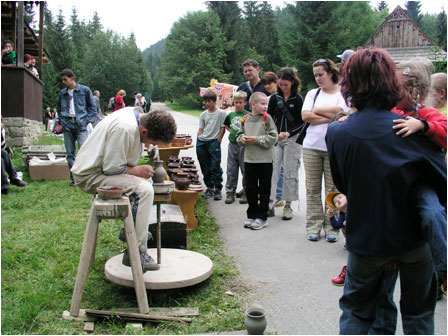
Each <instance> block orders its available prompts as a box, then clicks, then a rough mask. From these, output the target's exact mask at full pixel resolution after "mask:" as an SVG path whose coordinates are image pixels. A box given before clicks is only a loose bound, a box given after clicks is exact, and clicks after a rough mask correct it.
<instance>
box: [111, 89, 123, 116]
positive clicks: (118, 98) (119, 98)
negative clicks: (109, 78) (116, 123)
mask: <svg viewBox="0 0 448 336" xmlns="http://www.w3.org/2000/svg"><path fill="white" fill-rule="evenodd" d="M125 96H126V91H125V90H123V89H121V90H119V91H118V92H117V94H116V95H115V108H114V112H115V111H117V110H119V109H122V108H123V107H124V106H125V104H124V100H123V97H125Z"/></svg>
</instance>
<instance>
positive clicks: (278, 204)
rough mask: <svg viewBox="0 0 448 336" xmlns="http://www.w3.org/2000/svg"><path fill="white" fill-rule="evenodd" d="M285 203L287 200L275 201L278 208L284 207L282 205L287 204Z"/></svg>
mask: <svg viewBox="0 0 448 336" xmlns="http://www.w3.org/2000/svg"><path fill="white" fill-rule="evenodd" d="M285 204H286V202H285V201H283V200H276V201H275V203H274V206H275V207H276V208H280V207H282V206H285Z"/></svg>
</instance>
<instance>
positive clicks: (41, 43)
mask: <svg viewBox="0 0 448 336" xmlns="http://www.w3.org/2000/svg"><path fill="white" fill-rule="evenodd" d="M44 6H45V1H39V54H38V58H39V64H38V65H37V67H38V71H39V76H40V79H41V80H42V76H43V74H42V69H43V55H44Z"/></svg>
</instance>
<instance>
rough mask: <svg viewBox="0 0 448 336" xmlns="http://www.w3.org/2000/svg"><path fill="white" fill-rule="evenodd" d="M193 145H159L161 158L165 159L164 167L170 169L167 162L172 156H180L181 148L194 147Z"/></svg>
mask: <svg viewBox="0 0 448 336" xmlns="http://www.w3.org/2000/svg"><path fill="white" fill-rule="evenodd" d="M193 146H194V145H193V144H190V145H185V146H182V147H162V148H161V147H159V156H160V160H163V167H165V169H168V166H167V162H168V158H169V157H170V156H172V155H173V156H175V157H179V152H180V151H181V150H186V149H190V148H193Z"/></svg>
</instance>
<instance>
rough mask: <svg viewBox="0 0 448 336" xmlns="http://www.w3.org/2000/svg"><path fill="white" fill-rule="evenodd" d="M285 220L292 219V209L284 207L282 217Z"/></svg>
mask: <svg viewBox="0 0 448 336" xmlns="http://www.w3.org/2000/svg"><path fill="white" fill-rule="evenodd" d="M282 219H283V220H290V219H292V209H291V208H290V207H286V206H285V207H284V208H283V216H282Z"/></svg>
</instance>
